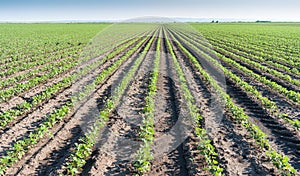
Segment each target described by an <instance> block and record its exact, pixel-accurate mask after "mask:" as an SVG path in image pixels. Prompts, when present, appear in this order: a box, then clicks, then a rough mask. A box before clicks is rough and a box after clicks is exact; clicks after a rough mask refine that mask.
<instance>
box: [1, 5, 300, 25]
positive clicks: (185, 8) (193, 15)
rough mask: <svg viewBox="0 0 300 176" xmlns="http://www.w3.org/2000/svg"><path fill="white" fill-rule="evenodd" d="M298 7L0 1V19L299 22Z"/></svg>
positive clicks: (19, 20)
mask: <svg viewBox="0 0 300 176" xmlns="http://www.w3.org/2000/svg"><path fill="white" fill-rule="evenodd" d="M298 7H300V1H296V0H285V1H283V0H273V1H271V0H264V1H259V0H252V1H244V0H228V1H222V0H184V1H183V0H172V1H171V0H160V1H159V0H152V1H140V0H127V1H125V0H110V1H108V0H99V1H97V0H86V1H82V0H52V1H46V0H27V1H24V0H23V1H22V0H11V1H7V2H2V1H1V2H0V21H1V22H43V21H45V22H46V21H122V20H126V19H132V18H137V17H144V16H155V17H167V18H176V19H177V18H186V19H189V18H190V19H215V20H221V19H223V20H224V19H228V21H232V20H233V19H234V20H235V21H238V20H240V21H256V20H267V21H282V22H284V21H286V22H292V21H294V22H300V13H299V12H298V11H299V10H298Z"/></svg>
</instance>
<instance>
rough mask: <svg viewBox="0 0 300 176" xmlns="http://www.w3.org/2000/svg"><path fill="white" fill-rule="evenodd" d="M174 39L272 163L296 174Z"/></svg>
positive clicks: (285, 173)
mask: <svg viewBox="0 0 300 176" xmlns="http://www.w3.org/2000/svg"><path fill="white" fill-rule="evenodd" d="M173 40H174V41H175V42H176V43H177V45H178V46H179V47H180V49H181V50H182V51H183V52H184V53H185V54H186V56H187V57H188V58H189V59H190V60H191V62H192V63H193V64H194V66H195V67H196V69H197V70H198V71H199V72H200V74H201V75H202V76H203V79H204V81H205V82H206V83H207V84H208V85H210V86H211V87H212V88H213V89H214V91H215V92H216V93H217V94H218V95H219V96H220V97H221V100H222V101H223V102H224V104H225V106H226V108H227V109H228V111H229V112H230V113H231V114H232V115H233V117H234V118H235V119H234V120H236V122H238V123H240V124H242V125H243V126H244V127H245V128H246V129H247V131H248V132H249V134H250V135H251V136H252V137H253V139H255V140H256V142H257V144H258V145H259V146H260V147H261V149H262V150H264V151H265V153H266V155H267V156H268V157H269V158H270V160H271V161H272V163H273V164H274V165H275V166H276V167H277V168H278V169H280V170H281V171H282V174H283V175H291V174H295V173H296V170H295V169H294V168H293V167H292V166H291V165H290V164H289V162H288V161H289V159H288V158H287V157H286V156H284V155H281V154H279V153H277V152H276V150H275V149H273V148H272V147H271V146H270V144H269V141H268V140H267V135H266V134H265V133H264V132H262V131H261V129H260V128H259V127H258V126H256V125H254V124H253V123H252V122H250V121H249V117H248V116H247V115H246V114H245V112H244V110H243V108H240V107H238V106H237V105H235V104H234V103H233V101H232V99H231V98H230V96H229V95H228V94H227V93H226V92H225V91H224V90H223V88H222V87H221V86H220V85H219V84H218V83H217V82H216V81H215V80H214V79H213V78H211V76H210V75H209V74H208V73H207V72H206V71H205V70H204V69H203V68H202V67H201V65H200V64H199V62H198V60H197V58H195V57H194V56H193V55H192V54H191V52H190V51H188V50H187V49H186V48H185V47H184V46H183V45H182V44H181V43H180V42H179V41H178V40H177V39H176V38H174V37H173Z"/></svg>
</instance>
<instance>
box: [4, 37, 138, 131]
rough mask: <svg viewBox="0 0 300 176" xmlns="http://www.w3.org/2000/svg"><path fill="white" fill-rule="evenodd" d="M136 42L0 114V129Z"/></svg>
mask: <svg viewBox="0 0 300 176" xmlns="http://www.w3.org/2000/svg"><path fill="white" fill-rule="evenodd" d="M138 40H140V38H136V39H134V40H132V41H130V40H129V41H128V42H127V43H126V44H125V45H123V46H120V47H119V48H118V49H115V50H114V51H113V52H110V53H109V54H107V55H105V56H104V58H102V59H98V60H97V61H96V62H94V63H92V64H89V65H88V66H86V67H84V69H81V70H80V71H79V72H76V73H73V74H72V75H70V76H68V77H65V78H63V80H61V81H59V82H58V83H55V84H54V85H52V86H50V87H47V88H46V90H45V91H42V92H41V93H39V94H37V95H35V96H33V97H31V100H30V101H25V102H23V103H20V104H18V105H17V106H16V108H13V109H9V110H7V111H4V112H3V113H1V114H0V119H1V122H0V127H1V128H3V127H5V126H6V125H7V124H8V123H10V122H11V121H12V120H13V119H14V118H16V117H17V116H21V115H24V114H26V113H28V112H30V111H31V110H33V109H34V108H36V107H38V106H39V105H41V104H42V103H43V102H45V101H47V100H49V99H51V98H52V97H53V96H54V95H56V94H57V93H59V92H60V91H62V90H64V89H65V88H67V87H69V86H71V85H72V83H73V82H76V81H75V80H78V79H80V78H81V77H82V76H84V75H86V74H87V73H89V72H90V71H91V70H94V69H95V68H97V67H98V66H99V65H101V64H102V63H104V62H106V61H108V60H110V59H112V58H113V57H115V56H116V55H118V54H120V53H122V52H123V51H124V49H126V48H127V47H129V46H131V45H132V44H134V43H135V42H137V41H138Z"/></svg>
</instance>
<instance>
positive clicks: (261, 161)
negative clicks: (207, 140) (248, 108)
mask: <svg viewBox="0 0 300 176" xmlns="http://www.w3.org/2000/svg"><path fill="white" fill-rule="evenodd" d="M173 44H174V45H175V46H176V44H175V43H173ZM176 54H177V56H178V57H179V58H180V59H179V61H180V63H181V67H182V68H183V70H184V72H185V74H186V77H187V78H188V83H189V88H190V90H191V91H192V92H193V95H194V97H195V98H196V102H197V103H198V104H199V107H200V109H201V114H202V116H203V118H204V119H205V127H206V129H207V131H208V134H209V136H210V137H211V138H212V140H213V145H214V146H215V147H216V149H217V151H218V153H219V155H220V156H219V157H220V158H219V160H220V165H221V167H223V168H224V171H225V172H224V173H225V174H226V175H267V174H272V173H273V174H275V175H276V168H275V166H273V165H272V164H271V163H270V162H269V161H268V159H266V158H267V157H266V155H265V154H264V152H263V151H262V150H261V149H259V147H258V146H257V145H256V143H255V141H254V140H253V139H252V138H251V137H250V136H249V135H248V133H247V131H246V130H245V129H244V128H243V127H242V126H241V125H240V124H236V123H234V122H233V121H232V118H231V116H230V114H228V113H226V111H225V107H224V105H222V104H221V103H220V102H219V101H218V96H217V95H215V93H214V91H213V90H212V88H210V87H209V86H208V85H207V84H205V83H203V82H202V80H201V78H202V77H201V75H200V73H199V72H198V71H196V69H195V68H194V67H193V65H192V63H191V62H190V61H189V60H188V59H187V57H186V56H185V54H183V52H182V51H181V50H179V51H177V52H176ZM202 63H203V62H202ZM224 79H225V78H224Z"/></svg>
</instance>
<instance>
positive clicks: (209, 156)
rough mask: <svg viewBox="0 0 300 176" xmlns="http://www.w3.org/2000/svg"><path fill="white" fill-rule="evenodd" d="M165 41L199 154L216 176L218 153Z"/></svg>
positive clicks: (168, 40)
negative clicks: (197, 141) (192, 127)
mask: <svg viewBox="0 0 300 176" xmlns="http://www.w3.org/2000/svg"><path fill="white" fill-rule="evenodd" d="M169 35H170V33H169ZM170 37H171V39H172V40H173V38H172V35H170ZM166 42H167V46H168V49H169V52H170V54H171V56H172V59H173V62H174V65H175V70H176V72H177V74H178V76H179V80H180V87H181V90H182V92H183V97H184V99H185V102H186V104H187V107H188V109H189V113H190V120H191V121H192V122H193V124H194V128H195V129H194V130H195V134H196V136H197V138H199V143H198V148H199V150H200V154H202V155H203V156H204V158H205V161H206V163H207V165H208V168H207V169H208V170H209V171H210V172H211V173H212V174H214V175H216V176H217V175H222V172H223V169H222V168H220V167H219V166H218V161H217V158H218V153H217V152H216V149H215V147H214V146H213V145H212V142H211V140H210V138H209V136H208V134H207V132H206V130H205V128H204V125H203V124H201V122H202V121H203V117H202V116H201V114H200V113H199V109H198V107H197V106H196V103H195V99H194V96H193V95H192V93H191V92H190V90H189V87H188V85H187V80H186V78H185V76H184V75H185V74H184V72H183V71H182V68H181V66H180V64H179V62H178V61H177V57H176V55H175V53H174V47H173V46H172V44H171V42H170V39H169V36H168V35H166Z"/></svg>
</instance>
